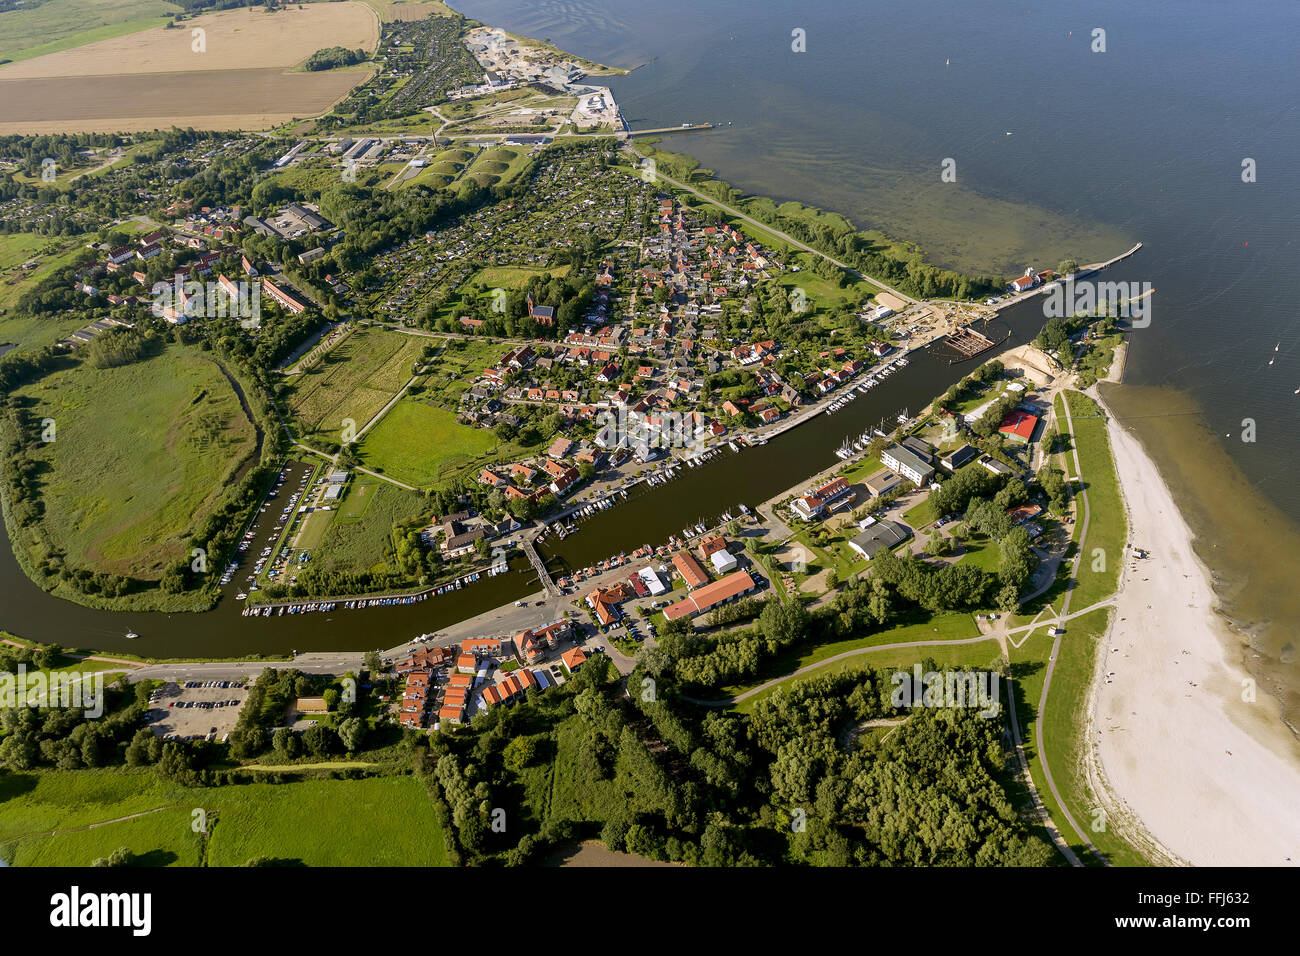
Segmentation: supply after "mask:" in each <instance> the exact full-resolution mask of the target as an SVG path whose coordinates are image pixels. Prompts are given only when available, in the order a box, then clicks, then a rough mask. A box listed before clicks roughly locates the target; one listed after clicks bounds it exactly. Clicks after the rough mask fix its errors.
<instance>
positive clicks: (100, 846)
mask: <svg viewBox="0 0 1300 956" xmlns="http://www.w3.org/2000/svg"><path fill="white" fill-rule="evenodd" d="M198 809H201V810H203V811H204V814H205V815H206V818H207V827H206V832H197V833H196V832H195V830H194V827H193V825H192V824H193V821H194V819H195V815H194V811H195V810H198ZM110 821H111V822H110ZM121 846H125V847H128V848H129V849H130V850H131V851H132V852H133V853H135V854H136V856H137V857H138V858H139V862H141V863H142V864H144V865H155V866H168V865H170V866H197V865H208V866H242V865H243V864H244V863H246V862H247V861H248V860H250V859H252V858H254V857H268V858H270V859H271V860H272V861H274V862H276V863H280V864H283V865H306V866H349V865H359V866H365V865H372V866H444V865H446V850H445V846H444V843H443V836H442V832H441V830H440V829H439V828H438V825H437V823H436V822H435V821H434V817H433V808H432V806H431V804H430V802H429V796H428V792H427V791H426V790H425V787H424V785H423V784H422V783H421V782H420V781H419V780H418V779H416V778H414V777H409V776H400V777H370V778H366V779H362V780H305V781H299V782H295V783H284V784H264V783H251V784H246V785H231V786H226V787H220V788H198V789H185V788H182V787H179V786H176V785H174V784H170V783H167V782H165V781H161V780H159V779H158V778H157V777H156V776H155V775H154V773H153V771H151V770H122V769H115V770H76V771H58V770H43V771H39V772H36V773H16V774H8V775H6V776H4V777H3V778H0V857H3V858H4V859H5V860H6V861H7V862H10V863H12V864H13V865H16V866H87V865H89V864H90V863H91V862H92V861H93V860H95V859H96V858H99V857H106V856H108V855H109V854H110V853H112V852H113V851H114V850H116V849H117V848H118V847H121Z"/></svg>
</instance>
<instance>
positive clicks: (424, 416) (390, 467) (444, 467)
mask: <svg viewBox="0 0 1300 956" xmlns="http://www.w3.org/2000/svg"><path fill="white" fill-rule="evenodd" d="M496 447H497V437H496V436H495V435H494V434H492V432H490V431H487V430H486V429H482V428H470V427H469V426H467V425H458V424H457V423H456V416H455V415H454V414H452V413H451V412H449V411H446V410H445V409H442V408H435V407H434V406H432V405H429V404H426V403H424V402H420V401H415V400H413V399H410V398H405V399H403V400H402V401H400V402H398V403H397V404H396V405H395V406H393V409H392V410H391V411H390V412H389V413H388V414H387V415H385V416H384V418H383V420H382V421H381V422H380V423H379V424H378V425H376V426H375V427H374V428H373V429H371V430H370V431H369V432H368V433H367V434H366V437H365V439H364V440H363V441H362V442H361V444H360V445H359V446H358V453H359V455H360V457H361V460H362V462H364V463H365V465H366V466H367V467H368V468H372V469H374V470H375V471H378V472H381V473H382V474H385V475H391V476H392V477H393V478H396V479H397V480H398V481H401V482H405V483H406V484H408V485H415V486H417V487H427V486H430V485H435V484H438V483H439V482H440V481H442V480H444V479H445V478H447V477H448V476H449V475H450V474H451V473H453V472H455V471H459V470H460V469H463V468H465V467H466V466H468V465H469V464H470V463H471V462H472V461H473V460H474V459H476V458H479V457H480V456H483V455H486V454H488V453H489V452H492V451H493V450H495V449H496Z"/></svg>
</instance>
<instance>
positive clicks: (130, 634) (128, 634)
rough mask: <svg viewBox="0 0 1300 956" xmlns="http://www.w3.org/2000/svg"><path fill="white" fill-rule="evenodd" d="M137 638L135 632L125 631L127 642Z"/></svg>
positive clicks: (137, 635)
mask: <svg viewBox="0 0 1300 956" xmlns="http://www.w3.org/2000/svg"><path fill="white" fill-rule="evenodd" d="M139 636H140V635H139V634H137V633H136V632H135V631H127V632H126V639H127V640H128V641H134V640H135V639H136V638H137V637H139Z"/></svg>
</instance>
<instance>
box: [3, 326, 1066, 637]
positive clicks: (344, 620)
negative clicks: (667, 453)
mask: <svg viewBox="0 0 1300 956" xmlns="http://www.w3.org/2000/svg"><path fill="white" fill-rule="evenodd" d="M1041 325H1042V315H1041V311H1040V310H1039V308H1038V306H1037V304H1036V303H1033V302H1029V303H1022V304H1021V305H1018V306H1015V307H1013V308H1012V309H1008V310H1007V311H1006V312H1004V313H1003V314H1002V317H1000V318H999V319H998V320H997V321H996V322H995V323H993V325H992V326H991V329H993V330H994V331H991V333H990V334H991V335H993V337H994V338H1000V337H1001V334H1002V332H1001V331H999V330H1005V331H1010V332H1011V335H1010V337H1009V338H1007V339H1006V341H1004V342H1000V343H999V345H998V347H997V348H996V349H995V350H992V351H990V352H988V353H985V357H992V356H993V355H994V354H997V353H999V352H1001V351H1004V350H1006V349H1009V348H1012V347H1014V346H1015V345H1019V344H1024V342H1025V341H1027V340H1028V339H1031V338H1032V337H1033V336H1034V335H1036V334H1037V331H1038V329H1039V327H1040V326H1041ZM952 355H953V353H952V351H951V350H949V349H947V348H946V347H944V346H933V347H931V349H929V350H923V351H919V352H915V353H913V354H912V355H911V356H910V357H909V364H908V365H907V367H905V368H903V369H901V370H899V371H897V372H895V373H894V374H893V375H891V376H889V377H888V378H886V379H884V380H883V381H882V383H881V384H880V385H878V386H877V387H876V388H874V389H872V390H871V391H870V392H869V393H868V394H866V395H864V396H861V397H859V398H858V399H857V400H856V401H854V402H852V403H851V404H849V405H848V406H847V407H845V408H842V409H841V410H840V411H838V412H836V413H835V414H833V415H826V414H825V413H823V414H821V415H818V416H816V417H815V418H813V419H811V420H809V421H807V422H805V423H804V424H802V425H799V426H797V427H795V428H793V429H791V430H790V431H787V432H785V433H784V434H782V435H778V436H777V437H775V438H773V439H771V440H770V441H769V442H768V443H767V444H766V445H761V446H758V447H756V448H750V449H745V450H743V451H741V452H739V453H736V454H732V453H730V452H729V451H724V454H723V455H722V456H720V457H718V458H715V459H713V460H712V461H710V462H708V463H707V464H705V465H703V466H701V467H698V468H695V469H684V470H683V473H682V476H681V477H679V478H677V479H675V480H673V481H671V482H669V483H668V484H666V485H662V486H658V487H655V488H647V489H644V490H642V491H640V492H639V493H636V494H635V495H634V496H633V497H631V498H630V499H629V500H627V501H625V502H622V503H620V504H619V505H618V506H617V507H615V508H611V509H609V510H607V511H603V512H600V513H598V514H597V515H596V516H595V517H593V518H591V519H589V520H588V521H586V522H584V523H583V524H582V525H581V530H580V531H579V532H577V533H575V534H573V535H570V536H568V537H567V538H565V539H564V541H563V542H555V544H556V548H555V550H554V552H549V551H544V555H545V557H546V558H547V560H548V562H550V563H552V565H553V566H554V567H555V568H556V569H557V570H560V569H562V568H563V567H565V566H569V567H581V566H584V565H586V564H589V563H592V562H594V561H598V560H600V559H602V558H606V557H609V556H610V555H612V554H617V553H619V552H623V551H626V552H631V551H633V550H635V549H636V548H637V547H639V546H640V545H642V544H646V543H652V544H656V545H657V544H662V543H663V542H665V541H666V540H667V538H668V536H669V535H670V534H674V533H678V532H680V531H681V529H682V528H684V527H685V526H686V525H688V524H691V525H693V524H696V523H697V522H699V521H700V520H702V519H709V520H713V519H716V518H718V517H719V516H720V515H721V514H722V513H723V512H725V511H728V510H731V511H732V512H733V513H735V511H736V505H738V504H741V503H744V504H746V505H749V506H751V507H752V506H753V505H756V504H758V503H759V502H762V501H765V500H767V499H768V498H770V497H772V496H773V495H776V494H778V493H779V492H782V491H784V490H785V489H786V488H788V487H790V486H791V485H794V484H796V483H797V482H798V481H800V480H801V479H803V478H806V477H808V476H810V475H812V474H814V473H816V472H817V471H820V470H822V469H824V468H827V467H829V466H830V465H833V464H836V463H838V459H837V458H836V457H835V449H837V448H838V447H839V446H840V444H841V443H842V442H843V441H844V439H845V438H846V437H848V436H854V437H856V436H857V435H859V434H861V433H862V432H863V431H864V430H866V429H867V428H870V427H872V426H874V425H876V424H877V423H878V422H880V421H881V420H882V419H883V420H884V421H885V422H886V423H887V426H886V427H888V426H889V425H892V424H894V420H895V418H896V416H897V415H898V414H899V412H900V411H902V410H903V409H910V410H912V411H917V410H919V409H920V408H922V407H924V406H925V405H926V404H928V403H929V402H930V401H931V400H932V399H933V398H934V397H935V396H936V395H939V394H941V393H942V392H944V391H946V390H947V388H948V386H949V385H951V384H952V383H953V382H955V381H957V380H958V379H959V378H961V377H962V376H963V375H965V374H966V373H967V372H969V371H970V370H971V368H973V367H974V366H973V365H972V363H970V362H964V363H959V364H949V359H950V358H951V357H952ZM297 474H298V472H297V471H296V470H292V469H291V474H290V478H289V480H288V481H286V482H285V484H284V485H283V487H282V489H281V491H280V495H279V497H277V498H275V499H273V500H272V501H271V503H270V505H269V507H268V512H267V514H268V515H272V516H273V515H275V514H278V513H279V510H280V509H281V508H282V507H284V506H285V505H286V504H288V503H289V499H288V496H289V495H290V494H291V493H292V492H293V490H294V489H295V488H296V487H297ZM273 530H274V529H272V528H260V529H259V533H263V534H269V533H270V532H271V531H273ZM258 541H259V543H258V544H256V545H254V547H253V548H251V549H250V550H249V552H248V554H247V555H246V557H245V565H246V569H245V570H244V571H242V572H240V573H238V574H236V576H235V579H234V581H233V582H232V583H231V584H230V585H229V586H228V587H227V589H226V591H227V596H226V598H225V599H223V600H222V601H221V603H220V604H219V605H218V606H217V607H216V608H215V609H214V610H212V611H208V612H206V613H202V614H164V613H122V612H112V611H99V610H95V609H92V608H87V607H82V606H80V605H77V604H73V603H71V602H69V601H64V600H61V599H59V598H56V597H53V596H51V595H49V594H47V593H45V592H44V591H42V590H41V589H40V588H38V587H37V586H36V585H35V584H33V583H32V582H31V580H29V579H28V578H27V576H26V575H25V574H24V573H23V572H22V569H21V568H20V567H19V566H18V563H17V561H15V560H14V556H13V553H12V551H11V550H10V548H9V547H8V545H7V538H6V545H5V547H4V548H3V549H2V550H0V593H3V594H4V595H5V607H4V611H3V627H4V629H6V630H8V631H10V632H12V633H14V634H17V635H19V636H21V637H25V638H28V639H31V640H38V641H56V642H58V643H60V644H62V645H63V646H65V647H88V648H97V649H104V650H120V651H129V652H131V653H136V654H144V655H148V656H150V657H180V656H185V657H190V656H193V657H207V656H240V655H245V654H282V653H287V652H288V651H290V650H299V651H307V650H314V651H342V650H358V649H362V650H367V649H371V648H386V647H392V646H395V645H396V644H398V643H401V642H402V641H405V640H407V639H409V638H411V637H413V636H414V635H416V634H420V633H424V632H428V631H435V630H437V629H438V628H440V627H444V626H446V625H448V624H451V623H454V622H456V621H460V620H464V619H465V618H467V617H471V616H473V615H475V614H479V613H482V612H484V611H488V610H491V609H492V608H495V607H499V606H501V605H502V604H508V603H510V602H511V601H514V600H515V599H517V598H520V597H522V596H524V595H526V594H529V593H532V592H534V591H536V590H538V583H537V576H536V574H535V573H534V572H533V571H532V570H531V569H530V568H529V567H528V564H527V562H526V561H525V560H524V559H522V558H520V559H517V560H516V561H514V562H512V565H511V571H510V572H509V573H507V574H501V575H497V576H496V577H491V578H488V577H484V578H481V579H480V580H479V581H477V582H475V583H473V584H470V585H467V586H466V587H464V588H462V589H460V590H458V591H455V592H454V593H452V594H449V595H443V596H438V597H432V598H429V599H428V600H426V601H423V602H421V603H418V604H412V605H401V606H393V607H380V608H366V609H364V610H352V611H348V610H337V609H336V610H335V611H333V612H330V613H313V614H303V615H283V616H277V617H270V618H263V617H243V616H241V614H240V612H241V611H242V610H243V607H244V605H243V604H242V603H241V602H238V601H236V600H234V599H233V597H234V594H235V592H237V591H238V590H239V588H240V585H241V584H243V583H244V581H243V578H244V575H246V574H247V573H248V570H247V566H249V565H251V563H252V561H253V560H254V559H255V558H256V556H257V555H258V554H259V553H260V550H261V544H262V542H261V539H260V538H259V539H258ZM128 630H131V631H134V632H135V633H137V634H139V635H140V637H139V638H138V639H127V638H126V636H125V635H126V632H127V631H128Z"/></svg>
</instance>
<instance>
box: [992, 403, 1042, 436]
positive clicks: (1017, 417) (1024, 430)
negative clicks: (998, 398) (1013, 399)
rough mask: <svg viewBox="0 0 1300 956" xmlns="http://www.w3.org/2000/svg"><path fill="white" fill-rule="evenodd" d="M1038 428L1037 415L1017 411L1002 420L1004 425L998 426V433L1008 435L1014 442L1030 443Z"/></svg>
mask: <svg viewBox="0 0 1300 956" xmlns="http://www.w3.org/2000/svg"><path fill="white" fill-rule="evenodd" d="M1037 427H1038V416H1037V415H1031V414H1029V412H1023V411H1021V410H1020V409H1016V410H1015V411H1013V412H1011V413H1010V414H1008V415H1007V417H1006V418H1004V419H1002V424H1001V425H999V426H998V433H999V434H1001V435H1006V436H1007V437H1008V438H1010V439H1012V440H1013V441H1029V439H1030V438H1032V437H1033V435H1034V429H1035V428H1037Z"/></svg>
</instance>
